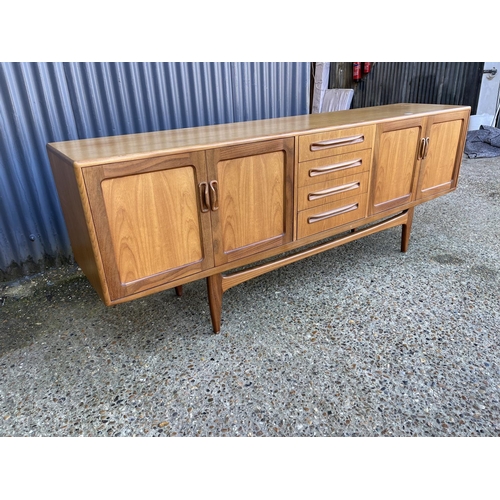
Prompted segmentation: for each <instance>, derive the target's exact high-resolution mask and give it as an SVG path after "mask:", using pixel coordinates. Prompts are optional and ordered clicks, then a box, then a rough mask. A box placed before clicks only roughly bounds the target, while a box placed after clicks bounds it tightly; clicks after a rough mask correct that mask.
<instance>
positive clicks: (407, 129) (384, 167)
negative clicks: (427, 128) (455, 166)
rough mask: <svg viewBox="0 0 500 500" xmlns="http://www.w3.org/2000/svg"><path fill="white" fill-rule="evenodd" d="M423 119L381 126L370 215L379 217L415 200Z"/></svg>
mask: <svg viewBox="0 0 500 500" xmlns="http://www.w3.org/2000/svg"><path fill="white" fill-rule="evenodd" d="M422 131H423V126H422V121H421V120H420V119H414V120H401V121H398V122H391V123H387V124H383V125H380V126H379V127H378V139H379V140H378V142H377V143H376V147H375V149H376V151H375V160H374V179H373V182H372V197H371V213H372V214H376V213H379V212H383V211H384V210H389V209H391V208H394V207H397V206H398V205H403V204H405V203H408V202H410V201H413V199H414V193H415V189H416V182H417V176H418V167H419V148H420V146H421V143H420V141H421V138H422Z"/></svg>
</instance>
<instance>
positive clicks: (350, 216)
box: [297, 193, 368, 238]
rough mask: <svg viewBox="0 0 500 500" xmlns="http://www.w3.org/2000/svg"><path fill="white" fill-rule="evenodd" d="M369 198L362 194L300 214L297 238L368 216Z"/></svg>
mask: <svg viewBox="0 0 500 500" xmlns="http://www.w3.org/2000/svg"><path fill="white" fill-rule="evenodd" d="M367 198H368V194H367V193H365V194H360V195H358V196H351V197H350V198H345V199H344V200H339V201H336V202H333V203H327V204H326V205H321V206H319V207H314V208H311V209H309V210H303V211H302V212H299V214H298V226H297V237H298V238H304V237H305V236H309V235H311V234H316V233H320V232H322V231H327V230H328V229H333V228H334V227H338V226H342V225H343V224H348V223H349V222H352V221H355V220H358V219H362V218H363V217H365V215H366V205H367Z"/></svg>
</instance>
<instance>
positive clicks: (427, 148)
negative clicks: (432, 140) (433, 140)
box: [423, 137, 429, 159]
mask: <svg viewBox="0 0 500 500" xmlns="http://www.w3.org/2000/svg"><path fill="white" fill-rule="evenodd" d="M428 152H429V138H428V137H426V138H425V149H424V156H423V158H424V159H425V158H427V153H428Z"/></svg>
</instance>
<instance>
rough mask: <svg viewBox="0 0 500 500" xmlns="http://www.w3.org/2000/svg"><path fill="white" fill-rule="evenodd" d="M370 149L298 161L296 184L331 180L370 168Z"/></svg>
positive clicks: (305, 184) (304, 184)
mask: <svg viewBox="0 0 500 500" xmlns="http://www.w3.org/2000/svg"><path fill="white" fill-rule="evenodd" d="M371 159H372V150H371V149H366V150H364V151H359V152H355V153H348V154H343V155H336V156H330V157H328V158H321V159H320V160H312V161H306V162H304V163H299V172H298V186H299V187H303V186H307V185H311V184H318V183H319V182H325V181H333V180H336V179H341V178H342V177H346V176H348V175H355V174H360V173H361V172H365V171H367V170H370V165H371Z"/></svg>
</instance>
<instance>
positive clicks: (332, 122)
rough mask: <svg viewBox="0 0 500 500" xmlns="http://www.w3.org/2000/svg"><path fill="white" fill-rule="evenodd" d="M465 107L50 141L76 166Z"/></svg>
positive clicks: (380, 110) (390, 108)
mask: <svg viewBox="0 0 500 500" xmlns="http://www.w3.org/2000/svg"><path fill="white" fill-rule="evenodd" d="M462 109H468V107H467V106H451V105H439V104H389V105H385V106H374V107H369V108H359V109H351V110H346V111H336V112H332V113H316V114H308V115H299V116H289V117H284V118H270V119H266V120H253V121H246V122H237V123H226V124H220V125H209V126H203V127H193V128H183V129H175V130H164V131H158V132H145V133H140V134H128V135H119V136H110V137H98V138H93V139H80V140H74V141H65V142H56V143H50V144H48V149H49V150H51V151H52V152H53V153H55V154H57V155H59V156H62V157H63V158H65V159H66V160H68V161H70V162H71V163H73V164H74V165H75V166H76V167H86V166H92V165H102V164H109V163H115V162H117V161H128V160H133V159H140V158H148V157H153V156H159V155H162V154H173V153H177V152H178V153H180V152H184V151H196V150H202V149H210V148H215V147H221V146H225V145H229V144H238V143H246V142H252V141H256V140H262V139H266V140H267V139H276V138H281V137H290V136H295V135H303V134H309V133H314V132H318V131H324V130H329V129H334V128H336V127H345V126H350V125H352V126H354V125H356V124H358V123H363V124H369V123H373V122H381V121H390V120H393V119H395V118H403V117H405V116H408V118H410V117H415V116H422V115H432V114H434V113H442V112H446V111H449V112H453V111H458V110H462Z"/></svg>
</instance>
